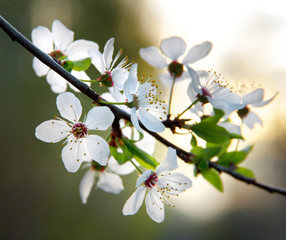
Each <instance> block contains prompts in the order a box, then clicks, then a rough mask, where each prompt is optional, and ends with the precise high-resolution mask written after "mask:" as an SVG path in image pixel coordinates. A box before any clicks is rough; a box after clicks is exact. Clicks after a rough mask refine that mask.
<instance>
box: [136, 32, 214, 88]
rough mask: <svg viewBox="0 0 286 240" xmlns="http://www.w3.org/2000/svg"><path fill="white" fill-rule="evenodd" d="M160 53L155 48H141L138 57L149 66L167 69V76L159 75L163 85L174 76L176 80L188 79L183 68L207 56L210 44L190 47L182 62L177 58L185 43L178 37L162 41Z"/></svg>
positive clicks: (205, 43)
mask: <svg viewBox="0 0 286 240" xmlns="http://www.w3.org/2000/svg"><path fill="white" fill-rule="evenodd" d="M160 48H161V51H162V53H161V52H160V50H159V49H158V48H157V47H155V46H149V47H146V48H141V49H140V51H139V53H140V56H141V57H142V58H143V59H144V60H145V61H146V62H147V63H149V64H150V65H152V66H154V67H157V68H160V69H164V68H168V70H169V73H168V74H162V75H160V78H161V80H162V81H163V83H166V82H170V80H171V79H172V77H173V76H174V74H175V77H176V78H177V79H178V80H181V79H185V78H189V75H188V72H187V71H184V66H188V65H189V64H192V63H194V62H196V61H198V60H200V59H202V58H204V57H205V56H207V55H208V54H209V52H210V51H211V49H212V44H211V43H210V42H208V41H205V42H203V43H201V44H198V45H195V46H194V47H192V48H191V49H190V50H189V51H188V53H187V54H186V55H185V56H184V58H183V60H182V61H179V58H180V57H181V56H183V55H184V53H185V51H186V43H185V41H184V40H183V39H182V38H180V37H170V38H166V39H163V40H162V42H161V45H160Z"/></svg>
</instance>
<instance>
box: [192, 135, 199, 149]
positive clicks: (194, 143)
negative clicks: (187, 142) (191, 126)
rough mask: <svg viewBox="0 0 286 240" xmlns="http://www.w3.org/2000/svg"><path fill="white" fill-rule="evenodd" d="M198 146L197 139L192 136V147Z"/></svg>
mask: <svg viewBox="0 0 286 240" xmlns="http://www.w3.org/2000/svg"><path fill="white" fill-rule="evenodd" d="M197 145H198V142H197V139H196V137H195V136H194V135H192V139H191V146H192V147H196V146H197Z"/></svg>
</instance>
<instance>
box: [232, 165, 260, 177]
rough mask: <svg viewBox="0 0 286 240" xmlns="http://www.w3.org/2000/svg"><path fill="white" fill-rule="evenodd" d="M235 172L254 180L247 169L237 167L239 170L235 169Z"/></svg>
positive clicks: (251, 173) (252, 174)
mask: <svg viewBox="0 0 286 240" xmlns="http://www.w3.org/2000/svg"><path fill="white" fill-rule="evenodd" d="M235 172H237V173H239V174H241V175H243V176H245V177H248V178H253V179H255V175H254V173H253V172H252V171H251V170H250V169H248V168H244V167H239V168H237V169H235Z"/></svg>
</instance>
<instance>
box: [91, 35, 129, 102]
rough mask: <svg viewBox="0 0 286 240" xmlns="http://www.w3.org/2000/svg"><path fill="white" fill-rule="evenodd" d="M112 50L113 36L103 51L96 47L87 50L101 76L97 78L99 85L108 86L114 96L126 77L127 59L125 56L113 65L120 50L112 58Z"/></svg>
mask: <svg viewBox="0 0 286 240" xmlns="http://www.w3.org/2000/svg"><path fill="white" fill-rule="evenodd" d="M113 51H114V38H110V39H109V40H108V41H107V42H106V44H105V46H104V51H103V53H101V52H100V51H99V50H98V49H95V48H90V49H89V50H88V53H89V56H90V57H91V59H92V64H93V65H94V66H95V67H96V69H97V70H98V71H99V72H100V74H101V77H99V78H98V80H99V81H100V83H101V85H103V86H106V87H108V89H109V91H110V93H111V94H112V95H113V96H114V97H116V96H117V94H118V91H119V90H123V86H124V83H125V81H126V79H127V78H128V70H127V67H128V66H130V65H129V64H127V62H128V59H127V58H126V57H125V58H124V59H123V60H121V61H120V62H119V63H118V64H117V66H115V64H116V62H117V61H118V59H119V57H120V56H121V54H122V50H121V51H120V52H119V53H117V55H116V56H115V58H114V59H113V60H112V56H113Z"/></svg>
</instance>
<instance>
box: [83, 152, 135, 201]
mask: <svg viewBox="0 0 286 240" xmlns="http://www.w3.org/2000/svg"><path fill="white" fill-rule="evenodd" d="M134 170H135V168H134V166H133V165H132V164H131V162H126V163H124V164H122V165H119V164H118V162H117V161H116V160H115V159H114V158H113V157H112V156H111V157H110V158H109V159H108V164H107V166H101V165H99V164H97V163H96V162H93V163H92V166H90V169H89V170H88V171H87V172H86V173H85V175H84V176H83V178H82V180H81V182H80V186H79V193H80V197H81V200H82V203H84V204H85V203H87V199H88V197H89V195H90V192H91V190H92V187H93V186H94V185H96V188H100V189H102V190H103V191H105V192H108V193H113V194H119V193H120V192H121V191H122V190H123V189H124V187H123V183H122V179H121V178H120V177H119V175H127V174H130V173H132V172H133V171H134Z"/></svg>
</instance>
